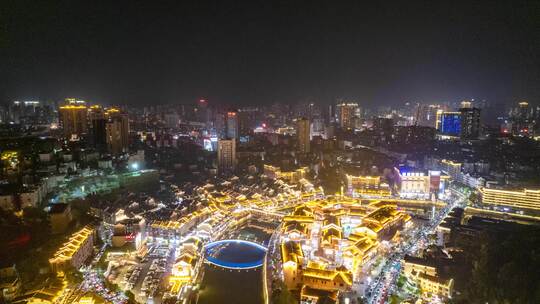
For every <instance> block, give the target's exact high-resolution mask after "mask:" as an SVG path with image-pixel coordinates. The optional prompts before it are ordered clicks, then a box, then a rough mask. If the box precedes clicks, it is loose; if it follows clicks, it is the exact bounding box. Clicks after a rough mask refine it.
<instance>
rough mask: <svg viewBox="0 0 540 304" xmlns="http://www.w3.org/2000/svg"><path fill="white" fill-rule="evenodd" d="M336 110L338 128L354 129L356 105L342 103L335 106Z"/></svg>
mask: <svg viewBox="0 0 540 304" xmlns="http://www.w3.org/2000/svg"><path fill="white" fill-rule="evenodd" d="M336 110H337V111H336V112H337V113H336V114H337V116H338V122H339V126H340V127H342V128H344V129H350V128H354V117H355V116H356V112H357V110H358V104H357V103H350V102H349V103H345V102H342V103H339V104H338V105H337V109H336Z"/></svg>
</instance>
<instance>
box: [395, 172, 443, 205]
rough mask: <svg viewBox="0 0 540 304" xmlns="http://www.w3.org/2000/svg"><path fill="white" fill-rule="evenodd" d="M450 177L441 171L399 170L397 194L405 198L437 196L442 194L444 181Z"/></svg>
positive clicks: (439, 196)
mask: <svg viewBox="0 0 540 304" xmlns="http://www.w3.org/2000/svg"><path fill="white" fill-rule="evenodd" d="M449 179H450V177H449V176H448V175H443V174H441V171H432V170H430V171H428V173H427V174H426V173H424V172H403V171H400V172H399V185H398V188H399V195H400V196H401V197H406V198H424V199H429V198H430V197H431V196H432V195H434V196H435V197H437V198H441V197H443V196H444V190H445V188H446V183H447V181H448V180H449Z"/></svg>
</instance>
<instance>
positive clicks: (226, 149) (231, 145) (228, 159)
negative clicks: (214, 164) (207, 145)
mask: <svg viewBox="0 0 540 304" xmlns="http://www.w3.org/2000/svg"><path fill="white" fill-rule="evenodd" d="M235 167H236V140H235V139H220V140H219V141H218V170H219V172H220V173H224V172H232V171H234V169H235Z"/></svg>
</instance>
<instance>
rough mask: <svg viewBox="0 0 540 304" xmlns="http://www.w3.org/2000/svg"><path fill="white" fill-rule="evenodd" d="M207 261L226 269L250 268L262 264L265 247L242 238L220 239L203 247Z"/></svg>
mask: <svg viewBox="0 0 540 304" xmlns="http://www.w3.org/2000/svg"><path fill="white" fill-rule="evenodd" d="M204 250H205V259H206V261H207V262H209V263H211V264H214V265H216V266H219V267H223V268H228V269H250V268H256V267H260V266H262V265H263V264H264V257H265V255H266V247H264V246H262V245H259V244H257V243H254V242H249V241H244V240H221V241H216V242H212V243H209V244H207V245H206V246H205V247H204Z"/></svg>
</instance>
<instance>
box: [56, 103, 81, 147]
mask: <svg viewBox="0 0 540 304" xmlns="http://www.w3.org/2000/svg"><path fill="white" fill-rule="evenodd" d="M58 112H59V118H60V126H61V127H62V129H63V130H64V137H65V138H67V139H69V140H78V139H80V138H81V137H82V136H83V135H86V133H87V131H88V117H87V115H88V108H87V107H86V102H84V101H82V100H75V99H74V98H67V99H66V104H64V105H63V106H61V107H60V108H59V111H58Z"/></svg>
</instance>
